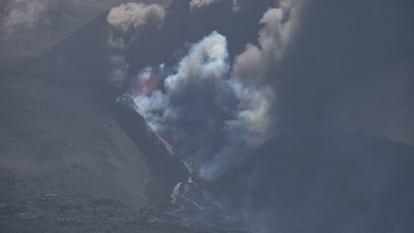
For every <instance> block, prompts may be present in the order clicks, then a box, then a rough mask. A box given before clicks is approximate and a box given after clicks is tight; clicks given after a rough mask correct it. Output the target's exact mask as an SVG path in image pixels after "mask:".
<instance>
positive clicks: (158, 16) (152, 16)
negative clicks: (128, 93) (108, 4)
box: [106, 2, 166, 89]
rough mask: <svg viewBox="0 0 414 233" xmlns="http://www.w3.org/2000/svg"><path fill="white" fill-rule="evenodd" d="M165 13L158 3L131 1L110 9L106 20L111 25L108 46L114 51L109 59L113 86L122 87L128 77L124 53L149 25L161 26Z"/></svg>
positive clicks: (110, 77)
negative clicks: (139, 33)
mask: <svg viewBox="0 0 414 233" xmlns="http://www.w3.org/2000/svg"><path fill="white" fill-rule="evenodd" d="M165 15H166V11H165V9H164V7H163V6H161V5H158V4H149V5H147V4H144V3H135V2H129V3H123V4H121V5H119V6H116V7H113V8H112V9H110V11H109V13H108V15H107V18H106V20H107V23H108V24H109V25H110V27H111V31H110V34H109V39H108V47H109V48H110V49H112V50H113V51H114V54H112V55H111V56H110V59H109V62H110V64H111V66H112V68H111V71H110V74H109V82H110V84H111V85H112V86H114V87H116V88H118V89H120V88H121V87H122V85H123V84H125V81H126V80H127V79H128V69H129V64H128V62H127V59H126V58H125V57H124V55H123V54H124V52H125V50H126V49H127V48H128V46H129V45H130V43H131V42H133V41H134V39H135V37H136V35H137V33H138V32H139V31H140V30H141V29H142V28H145V27H148V26H151V27H156V28H159V27H161V25H162V23H163V21H164V18H165Z"/></svg>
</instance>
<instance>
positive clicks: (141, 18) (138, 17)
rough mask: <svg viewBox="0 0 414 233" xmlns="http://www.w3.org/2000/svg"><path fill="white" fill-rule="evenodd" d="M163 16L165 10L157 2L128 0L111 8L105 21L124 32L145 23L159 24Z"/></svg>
mask: <svg viewBox="0 0 414 233" xmlns="http://www.w3.org/2000/svg"><path fill="white" fill-rule="evenodd" d="M164 17H165V10H164V8H163V7H162V6H160V5H158V4H150V5H146V4H143V3H134V2H129V3H125V4H121V5H119V6H117V7H114V8H112V9H111V10H110V11H109V14H108V17H107V21H108V23H109V24H110V25H111V26H112V27H114V28H115V29H117V30H120V31H122V32H124V33H126V32H127V31H128V30H131V29H137V28H139V27H142V26H145V25H147V24H150V25H155V26H159V25H160V24H161V23H162V22H163V20H164Z"/></svg>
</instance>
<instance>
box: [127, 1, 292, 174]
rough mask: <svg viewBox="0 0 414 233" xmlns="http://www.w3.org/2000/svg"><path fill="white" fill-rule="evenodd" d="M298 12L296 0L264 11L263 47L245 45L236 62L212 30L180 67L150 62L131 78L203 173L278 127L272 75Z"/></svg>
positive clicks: (141, 106)
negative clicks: (157, 65)
mask: <svg viewBox="0 0 414 233" xmlns="http://www.w3.org/2000/svg"><path fill="white" fill-rule="evenodd" d="M192 3H193V4H198V6H203V4H210V3H213V2H210V1H207V2H204V3H202V2H201V1H193V2H192ZM295 14H297V12H296V11H295V4H294V2H293V1H282V2H281V3H280V4H279V6H278V7H276V8H272V9H269V10H268V11H267V12H265V13H264V15H263V17H262V19H261V21H260V23H262V24H263V29H262V30H261V31H260V32H259V38H258V42H259V43H258V46H255V45H251V44H249V45H247V46H246V50H245V51H244V52H243V53H241V54H240V55H239V56H237V57H236V60H235V62H234V65H233V67H232V66H231V62H230V57H229V53H228V49H227V40H226V38H225V37H224V36H223V35H221V34H219V33H217V32H212V33H211V34H210V35H208V36H206V37H205V38H204V39H202V40H201V41H199V42H198V43H196V44H194V45H193V46H192V47H191V48H190V50H189V52H188V54H187V55H186V56H184V57H183V58H182V60H181V61H180V62H179V63H178V64H177V65H176V66H175V67H173V68H168V67H166V66H164V65H160V66H159V67H146V68H144V69H143V70H141V72H140V73H139V74H138V75H137V76H136V78H135V81H134V82H133V83H132V85H131V87H130V90H129V94H131V95H132V96H133V97H134V102H135V104H136V105H137V109H138V111H139V112H140V113H141V114H142V115H143V116H144V118H145V119H146V120H147V122H148V124H149V125H150V126H151V127H152V128H153V129H154V130H155V131H156V132H157V133H158V134H160V135H162V136H163V137H164V138H166V139H167V140H168V141H170V142H171V143H172V144H173V145H174V146H176V147H178V148H179V149H180V151H181V152H182V154H184V157H185V159H187V161H188V162H189V163H191V164H192V165H193V169H195V170H198V171H199V172H200V175H201V176H203V177H204V178H206V179H214V178H216V177H218V176H220V175H221V174H222V173H223V172H225V171H226V169H228V168H229V167H230V166H232V164H234V163H237V161H241V160H243V158H245V156H246V155H247V154H248V153H249V152H250V151H251V150H254V149H255V148H257V147H258V146H260V145H262V144H263V143H265V142H266V141H267V140H268V139H269V138H270V137H271V136H272V135H273V134H274V133H275V127H274V126H275V123H276V122H275V118H276V117H275V113H277V111H275V110H274V107H275V103H276V93H275V91H274V89H273V87H272V86H270V85H267V84H266V80H267V81H268V80H269V79H270V78H273V77H269V74H270V73H272V72H271V70H272V69H274V68H275V67H277V65H278V63H279V61H280V59H281V57H282V56H283V52H284V50H285V48H286V47H287V46H288V45H289V40H290V38H291V36H292V35H293V33H294V28H295V21H294V20H292V19H291V18H292V16H294V15H295ZM267 83H268V82H267Z"/></svg>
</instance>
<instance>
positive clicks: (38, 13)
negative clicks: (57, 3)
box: [1, 0, 49, 33]
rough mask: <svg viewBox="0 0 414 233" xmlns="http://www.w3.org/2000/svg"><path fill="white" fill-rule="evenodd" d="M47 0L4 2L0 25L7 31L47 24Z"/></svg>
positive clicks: (12, 0) (13, 0)
mask: <svg viewBox="0 0 414 233" xmlns="http://www.w3.org/2000/svg"><path fill="white" fill-rule="evenodd" d="M47 4H48V0H10V1H8V2H6V6H5V9H4V15H3V17H2V23H1V27H2V29H3V30H5V31H7V33H13V32H14V31H16V30H19V29H31V28H34V27H36V26H38V25H41V24H48V23H49V19H48V17H47V9H48V8H47Z"/></svg>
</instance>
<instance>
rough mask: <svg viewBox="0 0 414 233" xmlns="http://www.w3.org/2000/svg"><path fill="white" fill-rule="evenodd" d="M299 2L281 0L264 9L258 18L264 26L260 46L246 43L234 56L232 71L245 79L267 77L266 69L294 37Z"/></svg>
mask: <svg viewBox="0 0 414 233" xmlns="http://www.w3.org/2000/svg"><path fill="white" fill-rule="evenodd" d="M299 10H300V5H299V4H297V3H296V1H289V0H288V1H281V2H280V6H279V7H275V8H271V9H269V10H268V11H266V12H265V13H264V15H263V17H262V19H261V20H260V23H261V24H263V25H264V26H263V29H262V30H261V31H260V32H259V38H258V43H259V45H258V46H256V45H253V44H248V45H246V50H245V51H244V52H243V53H242V54H240V55H239V56H237V58H236V61H235V64H234V68H233V72H234V75H235V76H238V77H241V78H242V79H244V80H246V81H248V80H251V79H254V80H253V82H255V81H257V80H256V79H259V80H261V81H264V80H268V79H269V71H270V70H271V69H272V67H274V66H276V65H277V63H278V62H279V60H280V59H281V57H282V56H283V53H284V50H285V48H286V47H287V46H288V45H289V41H290V39H291V38H292V37H293V36H294V33H295V30H296V22H297V20H298V17H299Z"/></svg>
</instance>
